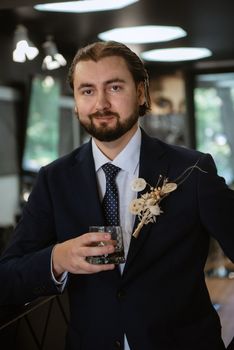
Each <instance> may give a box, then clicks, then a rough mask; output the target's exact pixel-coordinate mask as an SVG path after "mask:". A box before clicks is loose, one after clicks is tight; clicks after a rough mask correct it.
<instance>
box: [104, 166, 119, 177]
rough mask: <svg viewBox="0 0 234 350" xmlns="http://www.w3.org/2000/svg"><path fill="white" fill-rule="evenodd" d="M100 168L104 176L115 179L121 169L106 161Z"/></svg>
mask: <svg viewBox="0 0 234 350" xmlns="http://www.w3.org/2000/svg"><path fill="white" fill-rule="evenodd" d="M102 169H103V171H104V173H105V175H106V178H108V179H110V180H111V179H115V177H116V175H117V174H118V172H119V171H120V170H121V169H120V168H119V167H117V166H115V165H113V164H111V163H106V164H104V165H103V166H102Z"/></svg>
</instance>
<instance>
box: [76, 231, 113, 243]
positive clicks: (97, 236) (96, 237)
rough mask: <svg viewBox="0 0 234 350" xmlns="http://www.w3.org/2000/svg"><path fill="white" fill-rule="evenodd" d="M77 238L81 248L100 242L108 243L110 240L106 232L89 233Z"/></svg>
mask: <svg viewBox="0 0 234 350" xmlns="http://www.w3.org/2000/svg"><path fill="white" fill-rule="evenodd" d="M78 238H79V241H80V244H81V245H82V246H87V245H92V243H96V242H100V241H103V242H105V241H108V240H110V239H111V235H110V234H109V233H106V232H89V233H85V234H84V235H82V236H80V237H78Z"/></svg>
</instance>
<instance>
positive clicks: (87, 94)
mask: <svg viewBox="0 0 234 350" xmlns="http://www.w3.org/2000/svg"><path fill="white" fill-rule="evenodd" d="M92 93H93V91H92V90H91V89H87V90H83V94H84V95H86V96H90V95H92Z"/></svg>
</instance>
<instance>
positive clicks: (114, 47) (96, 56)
mask: <svg viewBox="0 0 234 350" xmlns="http://www.w3.org/2000/svg"><path fill="white" fill-rule="evenodd" d="M109 56H120V57H122V58H123V59H124V60H125V62H126V64H127V66H128V69H129V71H130V73H131V74H132V77H133V79H134V81H135V84H136V85H138V84H139V83H140V82H142V83H143V84H144V91H145V99H146V102H145V103H144V104H143V105H142V106H140V108H139V115H140V116H143V115H145V114H146V112H147V111H148V110H149V109H150V104H151V102H150V96H149V77H148V73H147V71H146V69H145V67H144V64H143V62H142V61H141V60H140V58H139V57H138V56H137V55H136V54H135V53H134V52H133V51H132V50H130V49H129V47H127V46H126V45H124V44H122V43H118V42H116V41H106V42H102V41H100V42H95V43H93V44H90V45H88V46H85V47H83V48H81V49H79V50H78V51H77V53H76V55H75V57H74V59H73V62H72V64H71V67H70V69H69V72H68V81H69V84H70V86H71V88H72V89H74V85H73V80H74V70H75V67H76V65H77V63H78V62H80V61H88V60H92V61H95V62H97V61H98V60H100V59H102V58H104V57H109Z"/></svg>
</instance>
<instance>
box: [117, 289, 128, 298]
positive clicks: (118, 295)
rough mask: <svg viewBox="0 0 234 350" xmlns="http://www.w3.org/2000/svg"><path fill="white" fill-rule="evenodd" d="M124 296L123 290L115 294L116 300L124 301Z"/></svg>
mask: <svg viewBox="0 0 234 350" xmlns="http://www.w3.org/2000/svg"><path fill="white" fill-rule="evenodd" d="M125 296H126V292H125V291H124V290H123V289H120V290H119V291H118V292H117V298H118V299H119V300H122V299H124V298H125Z"/></svg>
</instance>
